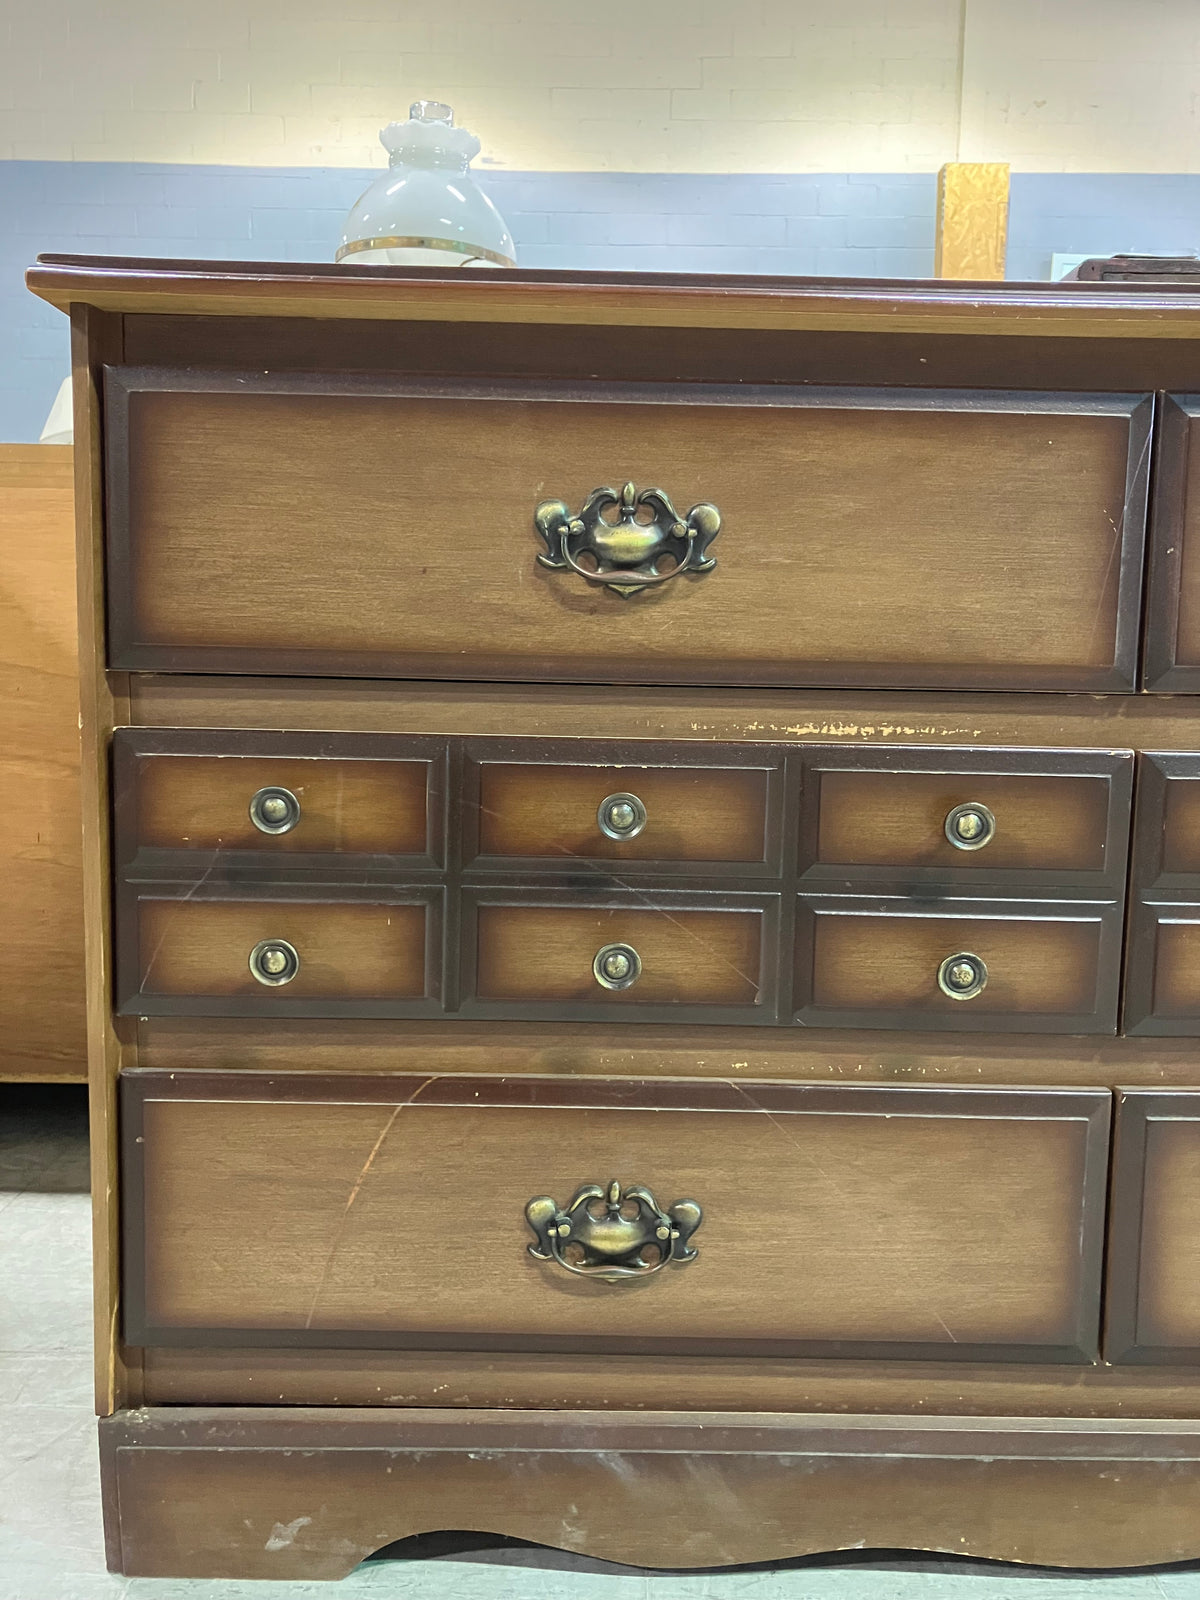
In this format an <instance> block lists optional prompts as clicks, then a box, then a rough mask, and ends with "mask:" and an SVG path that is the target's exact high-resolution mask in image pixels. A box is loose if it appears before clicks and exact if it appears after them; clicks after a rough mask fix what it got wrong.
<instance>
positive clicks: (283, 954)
mask: <svg viewBox="0 0 1200 1600" xmlns="http://www.w3.org/2000/svg"><path fill="white" fill-rule="evenodd" d="M250 971H251V973H252V974H253V976H254V977H255V978H257V979H258V981H259V983H264V984H266V985H267V987H268V988H271V989H276V988H278V987H279V985H280V984H283V983H291V981H292V979H293V978H294V977H295V976H296V974H297V973H298V972H299V971H300V956H299V953H298V951H297V950H296V947H295V946H294V945H290V944H289V943H288V942H287V940H286V939H263V940H260V942H259V943H258V944H256V945H255V946H254V949H253V950H251V952H250Z"/></svg>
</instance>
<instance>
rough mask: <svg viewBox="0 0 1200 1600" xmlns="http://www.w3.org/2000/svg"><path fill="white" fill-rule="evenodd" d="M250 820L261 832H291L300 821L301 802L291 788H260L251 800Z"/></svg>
mask: <svg viewBox="0 0 1200 1600" xmlns="http://www.w3.org/2000/svg"><path fill="white" fill-rule="evenodd" d="M250 821H251V822H252V823H253V824H254V826H255V827H256V828H257V829H258V831H259V833H290V832H291V831H292V829H293V828H294V827H295V826H296V824H297V823H298V822H299V821H300V802H299V800H297V799H296V796H295V795H294V794H293V793H292V791H291V790H290V789H275V788H268V789H260V790H259V791H258V793H257V794H256V795H255V796H254V797H253V799H252V800H251V801H250Z"/></svg>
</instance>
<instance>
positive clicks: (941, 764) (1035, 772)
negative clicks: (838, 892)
mask: <svg viewBox="0 0 1200 1600" xmlns="http://www.w3.org/2000/svg"><path fill="white" fill-rule="evenodd" d="M1132 790H1133V752H1132V751H1116V752H1114V751H1100V750H1097V751H1086V750H1084V751H1081V750H976V749H971V750H945V749H936V750H921V749H912V748H908V749H901V750H887V749H880V748H879V747H878V746H875V747H865V746H864V747H860V748H858V749H849V750H847V749H836V750H831V751H829V752H818V753H812V752H807V751H806V752H805V758H804V785H803V804H802V813H801V844H800V870H801V872H802V874H804V875H805V876H807V877H808V878H810V879H812V878H839V879H844V880H847V881H849V882H854V881H856V880H857V881H867V880H875V881H878V880H880V879H881V878H883V877H886V876H889V873H888V871H887V870H885V869H890V875H893V876H898V877H901V878H904V879H907V880H911V881H914V882H915V881H919V880H920V878H921V877H922V876H928V877H936V878H940V879H943V880H944V879H947V878H948V877H950V876H952V875H953V876H955V877H961V878H963V879H964V881H965V880H970V879H975V880H985V879H990V880H993V881H1017V880H1020V879H1022V878H1026V879H1029V878H1032V879H1040V880H1042V881H1043V882H1045V881H1047V880H1052V881H1054V882H1056V883H1067V884H1077V885H1079V886H1080V887H1085V886H1086V887H1100V886H1102V885H1106V884H1112V885H1113V887H1114V888H1116V889H1118V890H1119V889H1120V888H1121V887H1122V886H1123V884H1124V881H1125V862H1126V854H1127V849H1128V840H1129V821H1130V816H1129V813H1130V798H1131V795H1132Z"/></svg>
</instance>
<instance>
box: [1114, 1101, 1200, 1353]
mask: <svg viewBox="0 0 1200 1600" xmlns="http://www.w3.org/2000/svg"><path fill="white" fill-rule="evenodd" d="M1117 1132H1118V1138H1117V1153H1116V1161H1115V1165H1114V1170H1113V1195H1112V1221H1111V1230H1110V1233H1111V1239H1110V1259H1111V1266H1110V1270H1109V1278H1110V1286H1109V1292H1108V1300H1107V1311H1106V1321H1107V1331H1106V1345H1107V1348H1108V1356H1109V1359H1110V1360H1111V1361H1124V1362H1153V1363H1158V1364H1171V1365H1175V1366H1179V1365H1190V1366H1192V1367H1193V1368H1194V1367H1195V1366H1196V1365H1197V1364H1200V1091H1194V1090H1192V1091H1188V1090H1183V1091H1174V1092H1171V1091H1158V1092H1153V1091H1151V1092H1147V1091H1145V1090H1126V1091H1125V1092H1124V1093H1123V1094H1121V1096H1120V1097H1119V1099H1118V1105H1117Z"/></svg>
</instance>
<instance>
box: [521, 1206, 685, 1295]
mask: <svg viewBox="0 0 1200 1600" xmlns="http://www.w3.org/2000/svg"><path fill="white" fill-rule="evenodd" d="M626 1212H632V1215H626ZM702 1217H703V1213H702V1212H701V1210H700V1207H699V1206H698V1205H697V1204H696V1202H695V1201H694V1200H676V1202H675V1204H674V1205H673V1206H672V1207H671V1209H670V1210H669V1211H663V1210H662V1208H661V1207H660V1206H659V1204H658V1202H657V1200H655V1198H654V1196H653V1195H652V1194H651V1193H650V1191H649V1189H643V1188H641V1187H640V1186H635V1187H634V1188H632V1189H624V1190H623V1189H622V1188H621V1185H620V1184H619V1183H610V1184H609V1186H608V1188H607V1189H605V1188H603V1187H602V1186H601V1185H600V1184H598V1183H585V1184H584V1185H583V1187H582V1188H581V1189H577V1190H576V1191H575V1194H574V1196H573V1197H572V1199H571V1201H570V1203H569V1204H568V1205H566V1206H563V1207H561V1208H560V1207H559V1206H558V1205H557V1203H556V1202H555V1201H553V1200H552V1199H551V1198H550V1196H549V1195H539V1196H538V1198H537V1199H536V1200H531V1201H530V1202H529V1204H528V1205H527V1206H526V1207H525V1220H526V1221H527V1222H528V1223H529V1226H530V1227H531V1228H532V1229H533V1231H534V1234H535V1236H536V1238H537V1243H536V1244H531V1245H530V1246H529V1254H530V1255H531V1256H533V1257H534V1259H535V1260H537V1261H557V1262H558V1264H559V1266H560V1267H565V1268H566V1269H567V1271H568V1272H574V1273H576V1274H577V1275H578V1276H579V1277H581V1278H600V1279H602V1280H603V1282H605V1283H620V1282H621V1281H622V1280H623V1279H625V1278H645V1277H648V1276H649V1275H650V1273H652V1272H658V1271H659V1270H660V1269H661V1268H662V1267H665V1266H666V1264H667V1262H668V1261H678V1262H681V1263H686V1262H688V1261H694V1260H695V1259H696V1256H697V1255H698V1254H699V1252H698V1250H697V1249H696V1247H695V1246H694V1245H690V1244H689V1243H688V1240H689V1239H690V1238H691V1237H692V1235H693V1234H694V1233H695V1231H696V1229H697V1228H698V1227H699V1226H700V1223H701V1220H702ZM652 1247H653V1252H654V1253H653V1255H652V1256H647V1251H650V1250H651V1248H652ZM568 1251H569V1252H570V1254H569V1255H568Z"/></svg>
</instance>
